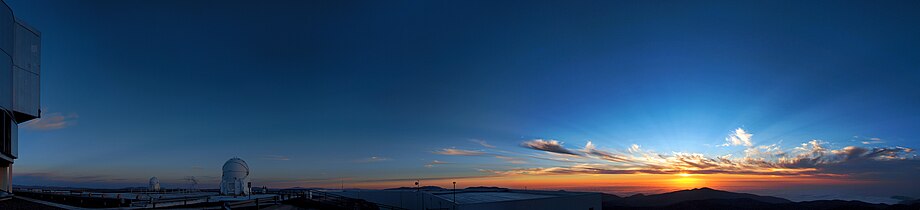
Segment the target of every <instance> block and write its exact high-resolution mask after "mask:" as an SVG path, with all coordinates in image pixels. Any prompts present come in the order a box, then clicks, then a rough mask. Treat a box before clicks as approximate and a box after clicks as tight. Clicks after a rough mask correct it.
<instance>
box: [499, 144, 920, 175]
mask: <svg viewBox="0 0 920 210" xmlns="http://www.w3.org/2000/svg"><path fill="white" fill-rule="evenodd" d="M638 148H639V147H638V145H634V146H632V147H630V152H629V153H617V152H612V151H602V150H599V149H597V148H596V146H595V145H593V143H589V144H588V145H586V147H585V149H584V151H585V153H586V154H588V156H589V157H592V158H596V159H600V160H606V161H610V162H614V163H607V164H605V163H590V162H579V161H573V165H570V166H557V167H536V168H514V169H509V170H492V171H488V172H491V173H496V174H501V175H514V174H531V175H532V174H637V173H642V174H677V173H693V174H753V175H787V176H798V175H804V176H844V175H853V174H854V173H857V172H859V173H866V172H871V173H886V172H887V173H897V172H898V169H895V167H891V168H888V169H886V170H887V171H874V170H869V169H868V168H867V167H870V166H871V167H878V165H891V164H893V163H898V164H894V165H902V166H904V167H906V168H902V169H900V170H905V169H906V170H907V171H911V170H913V171H916V170H917V168H912V169H911V167H914V166H916V165H920V159H918V158H917V156H916V155H915V154H913V152H914V150H913V149H910V148H905V147H875V148H865V147H856V146H847V147H844V148H841V149H830V148H828V147H827V146H826V145H825V143H824V142H823V141H820V140H812V141H809V142H806V143H803V144H802V145H801V146H799V147H795V148H793V149H790V150H782V149H781V148H779V146H777V145H764V146H757V147H750V148H748V149H746V150H745V151H744V154H745V155H744V156H743V157H732V156H731V155H723V156H716V157H710V156H706V155H703V154H698V153H684V152H672V153H670V154H659V153H654V152H651V151H641V150H638ZM624 162H625V163H627V164H623V163H624ZM857 165H859V166H860V167H854V166H857Z"/></svg>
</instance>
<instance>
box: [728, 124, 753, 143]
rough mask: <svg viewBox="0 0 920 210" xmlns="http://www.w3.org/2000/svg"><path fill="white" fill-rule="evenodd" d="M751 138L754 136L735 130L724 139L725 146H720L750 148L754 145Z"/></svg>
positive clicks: (742, 130) (739, 129) (741, 130)
mask: <svg viewBox="0 0 920 210" xmlns="http://www.w3.org/2000/svg"><path fill="white" fill-rule="evenodd" d="M752 136H754V134H750V133H748V132H747V131H744V129H741V128H738V129H735V132H734V133H731V134H729V135H728V137H726V138H725V144H722V146H739V145H740V146H748V147H750V146H752V145H754V144H753V143H752V142H751V137H752Z"/></svg>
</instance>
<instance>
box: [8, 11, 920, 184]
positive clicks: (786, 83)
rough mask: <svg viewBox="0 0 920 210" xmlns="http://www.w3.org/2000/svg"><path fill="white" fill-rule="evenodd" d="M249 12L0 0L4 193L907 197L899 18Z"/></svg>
mask: <svg viewBox="0 0 920 210" xmlns="http://www.w3.org/2000/svg"><path fill="white" fill-rule="evenodd" d="M256 2H260V1H238V2H234V1H201V0H193V1H179V0H176V1H116V0H111V1H101V0H98V1H50V0H7V3H8V4H9V5H10V7H12V9H13V11H14V12H15V15H16V16H17V17H18V18H20V19H22V20H23V21H25V22H28V23H29V24H30V25H32V26H33V27H35V28H37V29H39V30H40V31H41V32H42V47H43V49H42V65H43V66H42V81H41V88H42V99H41V103H42V107H43V108H42V111H43V113H42V115H43V116H42V118H41V119H39V120H35V121H32V122H30V123H29V124H28V125H24V126H22V127H21V131H20V137H19V138H20V140H19V143H20V147H19V153H20V157H19V159H17V160H16V163H15V169H14V175H15V178H14V180H13V181H14V183H16V184H20V185H55V186H77V187H106V188H112V187H126V186H143V185H144V184H145V183H146V180H147V179H148V178H150V177H151V176H157V177H159V179H160V180H161V181H162V182H163V183H164V186H165V187H181V186H183V184H184V182H183V181H182V179H183V178H184V177H186V176H196V177H198V178H199V179H201V180H202V181H203V182H204V183H205V185H206V186H212V187H213V186H216V184H217V183H218V179H219V176H220V167H221V165H222V164H223V163H224V161H226V160H227V159H229V158H232V157H240V158H242V159H244V160H246V161H247V162H248V163H249V165H250V167H251V168H252V170H253V172H252V176H253V177H254V179H253V185H254V186H262V185H265V186H269V187H332V188H338V187H342V186H344V187H347V188H375V189H376V188H390V187H400V186H411V185H413V183H414V182H415V180H416V179H421V180H422V184H423V185H436V186H442V187H449V186H450V183H451V182H452V181H457V182H458V187H468V186H480V185H489V186H501V187H513V188H524V187H527V188H530V189H570V190H591V191H604V192H611V193H615V194H618V195H629V194H632V193H654V192H665V191H669V190H676V189H687V188H695V187H704V186H708V187H713V188H717V189H724V190H732V191H740V192H754V193H760V194H766V195H778V196H783V197H786V198H789V199H793V200H808V199H828V198H844V199H863V200H867V201H879V202H891V200H890V199H888V197H890V196H895V195H906V196H920V179H917V178H916V176H917V174H920V158H918V157H917V151H915V150H914V148H918V147H920V141H918V140H917V139H920V132H918V131H920V108H918V107H920V51H918V50H917V49H920V38H918V37H920V27H917V26H920V12H918V11H920V2H918V1H881V2H869V1H813V2H800V1H760V2H756V3H752V2H748V1H706V2H691V1H673V2H663V1H577V2H568V1H566V2H565V3H564V4H563V2H562V1H559V2H551V1H545V2H544V1H504V2H496V1H412V2H409V1H361V2H358V1H325V2H311V1H269V2H266V3H256ZM793 3H794V4H793ZM886 199H887V200H886Z"/></svg>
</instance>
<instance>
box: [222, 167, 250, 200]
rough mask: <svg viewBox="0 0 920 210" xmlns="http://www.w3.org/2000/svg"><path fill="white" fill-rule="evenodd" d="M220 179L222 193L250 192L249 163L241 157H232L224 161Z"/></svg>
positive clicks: (242, 193) (245, 193)
mask: <svg viewBox="0 0 920 210" xmlns="http://www.w3.org/2000/svg"><path fill="white" fill-rule="evenodd" d="M223 169H224V170H223V171H224V173H223V175H222V176H221V179H220V193H221V194H224V195H248V194H249V190H250V189H249V165H247V164H246V161H243V159H240V158H230V160H227V162H226V163H224V167H223Z"/></svg>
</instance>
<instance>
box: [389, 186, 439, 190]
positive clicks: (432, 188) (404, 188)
mask: <svg viewBox="0 0 920 210" xmlns="http://www.w3.org/2000/svg"><path fill="white" fill-rule="evenodd" d="M416 189H418V188H417V187H397V188H390V189H384V190H416ZM421 189H422V190H425V191H435V190H445V189H444V188H443V187H438V186H422V187H421Z"/></svg>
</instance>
